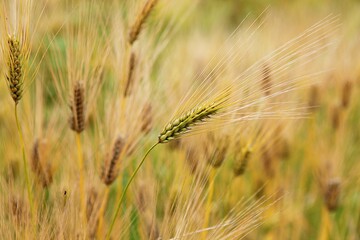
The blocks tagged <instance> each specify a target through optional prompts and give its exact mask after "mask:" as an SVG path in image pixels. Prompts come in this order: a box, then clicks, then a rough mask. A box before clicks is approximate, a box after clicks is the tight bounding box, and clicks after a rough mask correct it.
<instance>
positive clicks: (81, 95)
mask: <svg viewBox="0 0 360 240" xmlns="http://www.w3.org/2000/svg"><path fill="white" fill-rule="evenodd" d="M71 112H72V116H71V118H70V121H69V122H70V128H71V129H72V130H73V131H75V132H77V133H81V132H82V131H84V129H85V124H86V123H85V89H84V85H83V83H82V82H81V81H77V82H76V83H75V86H74V91H73V102H72V104H71Z"/></svg>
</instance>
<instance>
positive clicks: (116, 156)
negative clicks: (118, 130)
mask: <svg viewBox="0 0 360 240" xmlns="http://www.w3.org/2000/svg"><path fill="white" fill-rule="evenodd" d="M124 146H125V139H124V138H123V137H122V136H119V137H118V138H117V139H116V141H115V143H114V147H113V150H112V154H111V157H110V158H108V159H107V160H106V161H105V164H104V166H103V169H102V173H101V180H102V181H103V182H104V183H105V184H106V185H108V186H109V185H111V184H112V183H113V182H114V181H115V179H116V177H117V176H118V172H117V164H118V162H119V160H120V155H121V153H122V151H123V149H124Z"/></svg>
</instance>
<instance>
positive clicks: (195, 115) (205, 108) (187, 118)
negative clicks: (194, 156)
mask: <svg viewBox="0 0 360 240" xmlns="http://www.w3.org/2000/svg"><path fill="white" fill-rule="evenodd" d="M228 97H229V95H228V92H226V91H225V94H224V95H222V96H220V97H218V98H216V99H215V100H214V101H213V102H210V103H205V104H203V105H200V106H198V107H194V108H192V109H191V110H189V111H187V112H185V113H184V114H182V115H180V117H178V118H175V119H174V120H172V121H170V122H169V123H168V124H167V125H166V127H165V128H164V130H163V131H162V132H161V133H160V135H159V137H158V143H167V142H169V141H171V140H173V139H176V138H178V137H180V136H182V135H184V134H185V133H187V132H188V131H190V130H191V129H192V128H193V127H194V126H195V125H196V124H199V123H201V122H204V121H206V120H207V119H210V118H211V117H212V116H213V115H215V114H217V113H218V112H219V111H220V110H221V109H222V108H223V104H224V103H226V101H227V100H228V99H229V98H228Z"/></svg>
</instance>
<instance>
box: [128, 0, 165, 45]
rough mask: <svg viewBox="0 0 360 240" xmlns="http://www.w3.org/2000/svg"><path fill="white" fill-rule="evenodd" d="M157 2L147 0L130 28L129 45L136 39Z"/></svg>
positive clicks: (155, 0)
mask: <svg viewBox="0 0 360 240" xmlns="http://www.w3.org/2000/svg"><path fill="white" fill-rule="evenodd" d="M157 1H158V0H148V1H147V2H146V3H145V5H144V7H143V8H142V10H141V12H140V14H138V15H137V17H136V20H135V22H134V23H133V25H132V26H131V28H130V32H129V43H130V44H133V43H134V42H135V41H136V39H137V38H138V36H139V34H140V31H141V28H142V26H143V24H144V23H145V21H146V19H147V18H148V17H149V15H150V13H151V11H152V10H153V8H154V6H155V4H156V3H157Z"/></svg>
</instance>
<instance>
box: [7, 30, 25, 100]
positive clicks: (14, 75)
mask: <svg viewBox="0 0 360 240" xmlns="http://www.w3.org/2000/svg"><path fill="white" fill-rule="evenodd" d="M8 47H9V56H8V74H7V75H6V80H7V84H8V87H9V91H10V94H11V97H12V99H13V100H14V102H15V104H17V103H18V102H19V101H20V99H21V97H22V93H23V89H22V86H23V68H22V59H21V58H22V54H21V46H20V42H19V41H18V40H17V39H16V38H15V37H14V36H12V37H9V39H8Z"/></svg>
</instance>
